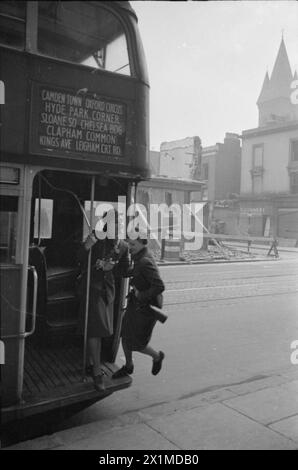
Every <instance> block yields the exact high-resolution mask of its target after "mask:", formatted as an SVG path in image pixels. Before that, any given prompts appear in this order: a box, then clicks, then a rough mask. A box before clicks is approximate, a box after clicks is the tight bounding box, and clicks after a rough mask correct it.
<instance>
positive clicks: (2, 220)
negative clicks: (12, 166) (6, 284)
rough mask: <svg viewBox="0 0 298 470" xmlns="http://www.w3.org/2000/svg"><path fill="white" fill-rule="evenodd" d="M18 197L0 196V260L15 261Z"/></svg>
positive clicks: (5, 261)
mask: <svg viewBox="0 0 298 470" xmlns="http://www.w3.org/2000/svg"><path fill="white" fill-rule="evenodd" d="M17 212H18V198H17V197H16V196H1V197H0V225H1V231H0V262H1V263H9V264H11V263H15V254H16V231H17Z"/></svg>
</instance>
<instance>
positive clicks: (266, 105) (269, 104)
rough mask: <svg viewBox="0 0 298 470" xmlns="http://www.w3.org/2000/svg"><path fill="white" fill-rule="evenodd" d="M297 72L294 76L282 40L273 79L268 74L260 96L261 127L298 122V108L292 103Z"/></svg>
mask: <svg viewBox="0 0 298 470" xmlns="http://www.w3.org/2000/svg"><path fill="white" fill-rule="evenodd" d="M296 76H297V72H295V74H294V75H293V74H292V71H291V66H290V62H289V58H288V54H287V50H286V46H285V43H284V39H283V38H282V40H281V44H280V47H279V51H278V54H277V58H276V61H275V64H274V67H273V71H272V74H271V78H269V74H268V72H266V75H265V79H264V83H263V86H262V90H261V93H260V96H259V98H258V101H257V105H258V108H259V127H264V126H270V125H274V124H279V123H282V122H287V121H295V120H298V109H297V108H298V106H295V105H294V104H293V103H291V98H290V96H291V91H292V90H291V83H292V81H293V80H295V77H296Z"/></svg>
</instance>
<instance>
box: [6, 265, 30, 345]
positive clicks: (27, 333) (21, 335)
mask: <svg viewBox="0 0 298 470" xmlns="http://www.w3.org/2000/svg"><path fill="white" fill-rule="evenodd" d="M28 269H29V270H30V271H32V273H33V305H32V326H31V330H30V331H25V332H24V333H17V334H13V335H3V336H1V339H15V338H28V336H31V335H33V333H34V331H35V326H36V306H37V289H38V274H37V271H36V269H35V267H34V266H28Z"/></svg>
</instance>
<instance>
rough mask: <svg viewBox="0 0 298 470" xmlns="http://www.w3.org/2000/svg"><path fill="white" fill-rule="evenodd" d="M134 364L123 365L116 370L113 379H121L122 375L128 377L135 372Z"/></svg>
mask: <svg viewBox="0 0 298 470" xmlns="http://www.w3.org/2000/svg"><path fill="white" fill-rule="evenodd" d="M133 370H134V366H133V365H132V366H122V367H121V369H119V370H117V371H116V372H114V374H113V375H112V379H120V378H121V377H127V376H128V375H131V374H133Z"/></svg>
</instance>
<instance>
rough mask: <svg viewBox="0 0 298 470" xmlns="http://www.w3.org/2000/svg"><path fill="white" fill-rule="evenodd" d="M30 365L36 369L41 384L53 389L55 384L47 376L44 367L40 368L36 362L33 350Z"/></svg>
mask: <svg viewBox="0 0 298 470" xmlns="http://www.w3.org/2000/svg"><path fill="white" fill-rule="evenodd" d="M30 364H31V366H32V368H33V369H34V371H35V373H36V375H37V376H38V378H39V383H41V384H44V386H45V387H46V388H47V389H48V388H52V387H53V383H52V381H51V380H49V378H48V377H47V375H46V370H45V369H44V367H43V366H40V364H39V363H38V361H37V360H36V357H35V354H34V352H33V349H31V357H30Z"/></svg>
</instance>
